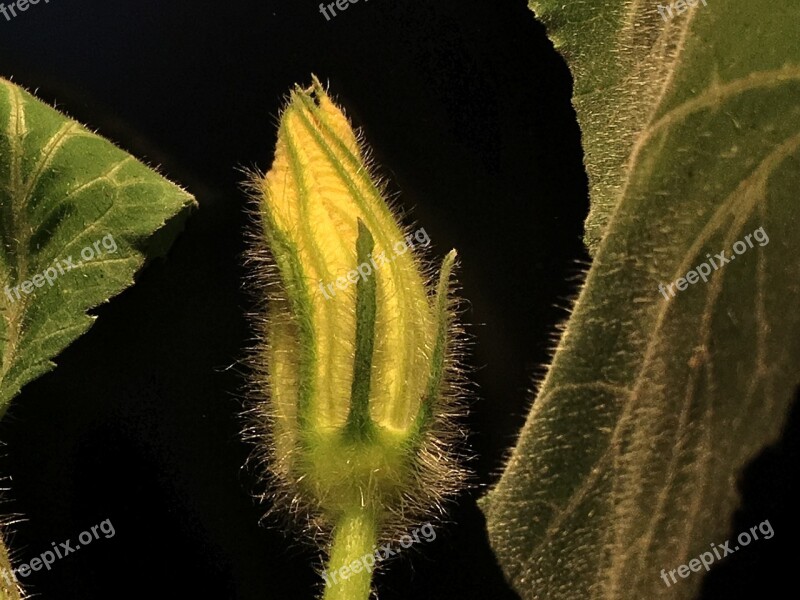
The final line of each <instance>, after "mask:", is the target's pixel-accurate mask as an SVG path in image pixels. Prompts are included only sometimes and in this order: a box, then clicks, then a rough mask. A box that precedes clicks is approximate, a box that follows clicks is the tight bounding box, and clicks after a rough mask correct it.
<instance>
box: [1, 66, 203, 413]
mask: <svg viewBox="0 0 800 600" xmlns="http://www.w3.org/2000/svg"><path fill="white" fill-rule="evenodd" d="M194 204H195V202H194V199H193V198H192V197H191V196H190V195H189V194H187V193H186V192H185V191H183V190H182V189H180V188H179V187H178V186H176V185H174V184H172V183H170V182H169V181H167V180H166V179H164V178H163V177H162V176H161V175H159V174H158V173H156V172H155V171H153V170H152V169H150V168H148V167H147V166H145V165H144V164H142V163H141V162H139V161H137V160H136V159H135V158H134V157H132V156H131V155H129V154H127V153H126V152H123V151H122V150H120V149H119V148H117V147H115V146H114V145H113V144H112V143H111V142H109V141H108V140H105V139H103V138H101V137H100V136H98V135H96V134H94V133H92V132H90V131H88V130H87V129H86V128H84V127H83V126H81V125H80V124H78V123H77V122H75V121H73V120H71V119H69V118H67V117H65V116H64V115H62V114H61V113H59V112H58V111H56V110H54V109H53V108H51V107H49V106H47V105H46V104H44V103H42V102H40V101H39V100H37V99H36V98H34V97H33V96H31V95H30V94H29V93H27V92H26V91H25V90H23V89H22V88H20V87H19V86H17V85H15V84H13V83H11V82H9V81H7V80H5V79H0V311H1V312H0V414H2V413H3V412H5V410H6V409H7V407H8V403H9V402H10V400H11V398H13V397H14V396H15V395H16V394H17V393H18V392H19V390H20V388H22V386H23V385H25V384H26V383H28V382H29V381H31V380H32V379H35V378H36V377H38V376H40V375H42V374H43V373H45V372H47V371H49V370H50V369H52V368H53V367H54V366H55V365H54V363H53V362H52V359H53V357H55V356H56V355H57V354H58V353H59V352H61V351H62V350H63V349H64V348H65V347H66V346H67V345H68V344H70V343H71V342H72V341H73V340H75V339H76V338H77V337H78V336H80V335H81V334H82V333H84V332H85V331H86V330H87V329H88V328H89V327H90V326H91V325H92V323H93V321H94V319H95V317H93V316H90V315H87V314H86V311H87V310H89V309H91V308H93V307H95V306H97V305H98V304H101V303H103V302H105V301H107V300H108V299H109V298H110V297H111V296H114V295H115V294H117V293H119V292H120V291H122V290H123V289H125V288H126V287H128V286H129V285H131V284H132V283H133V275H134V273H135V272H136V271H137V270H138V269H139V268H140V267H141V266H142V264H143V262H144V261H145V259H146V258H148V257H151V256H154V255H156V254H158V253H160V252H162V251H163V250H164V249H165V246H166V245H167V244H168V243H169V242H170V241H171V239H170V238H171V236H172V235H174V233H175V225H176V223H179V222H180V220H181V219H180V217H182V216H183V215H185V213H186V211H187V210H188V209H189V208H190V207H192V206H193V205H194ZM167 222H169V224H170V227H166V228H165V227H164V225H165V224H166V223H167ZM157 230H158V231H159V233H158V235H155V236H153V234H154V232H156V231H157ZM109 236H110V237H109ZM114 247H116V249H113V248H114ZM87 248H88V249H89V250H86V249H87ZM90 255H91V258H90ZM70 259H71V260H70ZM65 263H66V264H65ZM46 277H47V278H46ZM26 282H27V283H26ZM15 288H16V289H15ZM121 343H122V342H121Z"/></svg>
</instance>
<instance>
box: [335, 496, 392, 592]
mask: <svg viewBox="0 0 800 600" xmlns="http://www.w3.org/2000/svg"><path fill="white" fill-rule="evenodd" d="M377 541H378V538H377V524H376V522H375V516H374V515H373V514H371V513H370V512H368V511H364V510H359V511H357V512H353V513H349V514H345V515H343V516H342V517H341V518H340V520H339V523H338V524H337V525H336V528H335V529H334V532H333V543H332V544H331V551H330V559H329V560H328V566H327V569H326V571H325V572H324V573H323V577H324V579H325V592H324V594H323V596H322V600H368V598H369V594H370V590H371V588H372V565H374V564H375V560H374V558H375V557H374V554H375V545H376V544H377Z"/></svg>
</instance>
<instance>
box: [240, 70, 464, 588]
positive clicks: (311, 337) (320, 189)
mask: <svg viewBox="0 0 800 600" xmlns="http://www.w3.org/2000/svg"><path fill="white" fill-rule="evenodd" d="M365 154H366V153H365V150H364V149H363V147H362V145H361V144H360V143H359V141H358V138H357V136H356V135H355V134H354V132H353V129H352V127H351V125H350V123H349V122H348V120H347V118H346V117H345V116H344V114H343V113H342V111H341V109H339V108H338V107H337V106H336V105H335V104H334V103H333V102H332V101H331V100H330V99H329V98H328V96H327V94H326V93H325V91H324V89H323V88H322V86H321V85H320V83H319V81H317V80H316V79H314V83H313V85H312V87H311V88H310V89H308V90H303V89H300V88H296V89H294V90H293V91H292V92H291V95H290V98H289V102H288V105H287V106H286V108H285V109H284V111H283V113H282V116H281V120H280V128H279V131H278V141H277V147H276V151H275V158H274V162H273V164H272V168H271V169H270V171H269V172H268V173H267V175H266V176H265V177H256V178H255V179H254V181H253V184H252V186H253V188H254V190H255V191H256V200H257V202H258V207H257V215H258V218H259V221H260V225H261V229H260V230H259V232H258V234H257V235H256V238H257V239H256V241H255V246H256V248H255V249H254V255H255V256H259V255H260V249H261V248H262V247H265V250H268V252H269V256H270V257H271V265H272V268H270V269H267V275H266V280H267V282H268V283H269V284H270V287H269V288H268V289H269V290H271V293H270V294H269V298H268V302H267V309H266V318H265V319H264V320H263V328H262V332H261V333H262V334H263V339H264V343H263V347H262V348H260V349H259V350H257V352H256V354H255V360H254V362H255V364H256V367H257V369H256V370H257V373H258V375H257V382H256V383H257V384H258V388H259V389H260V390H262V391H263V392H264V393H265V397H266V399H265V400H264V401H263V402H262V403H260V404H259V408H258V409H257V411H256V412H257V419H256V423H255V426H254V427H255V429H256V433H257V435H258V437H259V438H260V439H262V440H264V441H265V442H266V445H267V451H266V460H267V463H268V468H269V471H270V473H271V475H272V481H273V483H274V484H275V491H276V494H275V496H276V498H277V499H278V500H283V501H284V502H282V503H279V504H284V505H287V504H288V506H289V507H290V508H291V509H292V510H294V511H295V512H298V511H299V512H302V513H303V514H304V515H305V516H307V517H309V518H310V521H311V523H312V524H314V525H316V526H318V528H319V529H321V530H322V531H324V532H329V533H330V532H332V531H333V533H334V537H336V536H338V535H339V534H341V532H342V531H344V530H343V529H342V528H343V527H347V528H353V527H356V528H357V529H359V531H360V532H361V534H364V532H367V534H366V535H361V536H360V537H359V535H356V534H353V535H354V536H355V537H356V538H359V539H361V538H365V539H373V538H374V539H373V541H377V538H380V537H386V536H387V535H391V532H397V531H398V530H403V528H404V527H406V526H407V525H408V523H409V521H410V519H415V518H420V517H422V516H423V515H424V514H426V513H428V512H430V511H432V510H435V509H438V508H439V506H440V504H441V500H442V499H444V498H445V497H447V496H449V495H452V493H453V492H454V491H456V490H457V489H458V487H460V484H461V482H462V481H463V477H464V472H463V470H462V469H461V468H460V467H459V465H458V461H457V460H456V455H455V452H454V451H453V450H452V448H453V444H454V443H455V442H456V441H457V437H458V429H457V427H456V426H455V425H454V421H453V417H454V415H457V413H458V402H457V397H458V390H459V385H458V383H457V380H458V376H457V370H456V369H455V358H456V354H457V352H456V350H457V348H456V345H455V342H456V341H457V339H458V336H457V335H455V333H454V331H456V330H457V328H456V326H455V325H454V323H453V320H454V317H453V314H454V311H453V302H454V300H453V299H452V298H451V293H450V278H451V274H452V270H453V267H454V262H455V251H451V252H450V253H449V254H448V255H447V256H446V257H445V258H444V261H443V262H442V265H441V269H440V274H439V277H438V283H435V284H434V283H431V282H430V281H429V277H428V273H427V271H428V270H427V269H426V268H424V267H423V264H422V262H421V260H422V259H421V250H422V249H423V242H425V243H424V246H427V245H428V243H429V242H430V238H429V237H428V235H427V233H426V232H425V231H424V229H420V230H417V231H416V232H410V231H406V230H405V229H403V228H402V227H401V226H400V225H399V224H398V222H397V220H396V218H395V217H394V215H393V214H392V212H391V210H390V208H389V206H388V205H387V203H386V201H385V200H384V193H383V190H382V188H381V187H380V186H379V185H378V184H377V183H376V179H375V177H373V176H372V173H371V169H370V168H369V166H368V163H367V160H366V157H365ZM422 234H424V235H422ZM354 523H355V524H356V525H354ZM369 532H374V534H373V533H369ZM348 535H349V534H348ZM363 545H364V543H358V544H355V545H354V548H355V547H357V546H363ZM353 551H354V552H355V549H354V550H353ZM366 551H367V552H370V551H371V550H370V548H367V549H366ZM333 554H334V555H338V553H337V552H333ZM344 554H345V555H347V556H349V554H348V553H347V552H345V553H344ZM347 556H344V558H342V560H344V559H345V558H346V557H347ZM356 558H358V557H356ZM368 582H369V579H367V583H368ZM362 583H363V582H362ZM367 587H368V586H367ZM343 597H344V596H343Z"/></svg>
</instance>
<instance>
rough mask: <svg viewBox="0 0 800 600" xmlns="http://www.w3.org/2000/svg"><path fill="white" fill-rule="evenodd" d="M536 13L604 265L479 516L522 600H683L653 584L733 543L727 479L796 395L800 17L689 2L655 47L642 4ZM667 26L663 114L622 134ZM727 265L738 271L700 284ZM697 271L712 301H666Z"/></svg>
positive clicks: (660, 95) (780, 7)
mask: <svg viewBox="0 0 800 600" xmlns="http://www.w3.org/2000/svg"><path fill="white" fill-rule="evenodd" d="M533 4H535V6H536V7H537V9H538V10H537V12H538V14H540V15H541V16H542V17H543V18H545V19H546V20H547V21H548V22H549V23H550V26H551V31H554V32H556V35H558V36H560V46H561V47H562V48H564V49H567V50H568V59H570V60H571V61H572V64H573V66H574V67H575V68H576V72H575V76H576V84H575V85H576V90H577V91H578V93H579V94H584V95H585V94H588V93H589V92H591V91H593V92H594V93H596V94H597V97H595V98H588V97H585V98H583V99H576V106H577V107H578V111H579V114H580V118H581V124H582V126H583V127H584V143H585V145H586V148H587V168H588V169H589V171H590V173H592V172H593V171H594V172H593V179H594V181H593V189H592V194H593V208H592V211H593V214H592V215H591V217H590V224H589V225H587V229H589V230H590V233H589V237H590V238H593V243H594V244H595V258H594V264H593V266H592V268H591V270H590V272H589V274H588V277H587V281H586V284H585V286H584V288H583V290H582V291H581V294H580V296H579V298H578V301H577V304H576V306H575V309H574V312H573V314H572V316H571V318H570V320H569V323H568V325H567V328H566V330H565V332H564V334H563V336H562V338H561V341H560V343H559V345H558V347H557V350H556V353H555V356H554V359H553V363H552V365H551V367H550V369H549V371H548V374H547V377H546V378H545V381H544V382H543V384H542V387H541V389H540V390H539V393H538V395H537V398H536V400H535V402H534V405H533V408H532V410H531V413H530V414H529V416H528V419H527V422H526V424H525V427H524V429H523V431H522V433H521V436H520V439H519V442H518V445H517V447H516V448H515V450H514V452H513V454H512V456H511V458H510V460H509V463H508V465H507V467H506V469H505V472H504V473H503V476H502V478H501V480H500V482H499V484H498V485H497V487H496V488H495V489H494V490H493V491H492V492H490V494H489V495H488V496H487V498H485V499H484V500H483V502H482V506H483V509H484V512H485V514H486V517H487V522H488V528H489V534H490V538H491V541H492V545H493V547H494V549H495V551H496V553H497V555H498V557H499V559H500V562H501V565H502V567H503V569H504V571H505V573H506V575H507V577H508V578H509V580H510V581H511V582H512V583H513V585H514V587H515V588H516V589H517V591H518V592H519V593H520V595H521V596H522V597H523V598H546V599H548V600H558V599H570V600H572V599H575V598H590V599H598V600H599V599H602V600H617V599H623V598H624V599H629V598H648V599H651V598H692V597H694V595H695V594H696V592H697V590H698V589H699V586H700V584H701V583H702V575H700V574H697V573H692V574H691V575H690V577H688V578H687V579H683V578H679V579H678V581H677V583H676V584H672V585H670V587H667V585H666V584H665V582H664V581H663V580H662V578H661V570H662V569H667V570H669V569H674V568H676V567H677V566H679V565H681V564H686V563H688V561H689V560H690V559H692V558H694V557H697V556H699V555H700V554H701V553H702V552H705V551H706V550H708V549H709V547H710V544H711V543H720V542H722V541H725V540H726V539H728V538H729V537H730V536H731V535H732V534H734V533H738V532H731V531H730V525H729V521H730V518H731V515H732V513H733V511H734V510H735V508H736V507H737V505H738V503H739V497H738V494H737V491H736V479H737V477H738V475H739V474H740V472H741V469H742V467H743V466H744V465H745V464H746V463H747V462H748V461H750V460H751V459H752V458H753V457H754V456H755V455H756V454H757V453H758V452H759V451H760V450H761V449H762V448H763V447H764V446H765V445H767V444H769V443H772V442H774V441H775V440H776V439H777V437H778V436H779V434H780V432H781V429H782V427H783V425H784V423H785V421H786V415H787V412H788V407H789V405H790V402H791V399H792V396H793V393H794V390H795V387H796V386H797V385H798V383H800V314H799V313H798V310H797V309H798V306H799V305H800V236H798V234H797V231H798V228H800V218H798V196H797V190H798V189H800V39H799V38H798V36H797V35H796V28H797V23H799V22H800V4H798V3H797V2H794V1H790V0H781V1H777V2H775V1H772V2H766V1H764V0H752V1H750V2H733V1H731V0H714V2H713V3H712V2H710V1H709V2H708V4H707V5H706V6H704V5H703V4H702V3H698V5H697V6H696V7H694V8H691V9H690V10H689V11H688V12H686V13H684V14H681V15H676V16H675V17H674V22H672V23H669V24H667V23H662V24H661V25H658V28H660V32H659V31H652V32H651V33H649V34H648V33H646V31H649V30H650V29H652V28H653V27H655V26H656V25H657V24H653V23H651V24H650V25H649V26H647V25H643V27H644V29H643V30H642V31H634V30H635V29H636V27H634V28H633V30H631V25H630V24H634V25H635V24H637V23H642V24H643V23H645V22H646V21H647V12H648V11H656V6H657V4H655V3H653V4H650V3H638V2H624V3H623V2H621V1H615V2H611V1H605V2H592V3H569V4H564V3H562V2H544V1H542V2H536V3H533ZM628 11H632V12H628ZM656 17H657V18H659V19H660V17H658V14H657V13H656ZM681 19H683V21H681ZM648 27H649V28H650V29H648ZM671 29H674V30H675V31H681V34H680V40H681V41H680V44H679V50H678V52H677V54H675V56H674V57H672V59H671V60H670V61H669V68H666V67H658V68H656V67H653V68H652V69H650V70H648V69H647V68H645V72H646V73H649V74H650V76H649V77H639V78H638V79H637V78H636V77H634V78H633V79H634V80H635V81H638V85H639V86H640V90H639V93H640V94H641V96H642V98H650V97H652V95H653V90H654V89H655V90H657V93H656V95H655V98H656V103H655V104H654V105H652V106H650V105H648V103H647V102H645V103H644V104H641V106H640V108H639V109H640V110H642V111H643V113H642V118H641V119H634V118H633V116H632V115H630V114H629V113H630V111H631V107H630V106H627V105H623V106H618V107H617V109H618V110H619V111H620V113H621V114H620V115H616V116H615V115H613V114H612V113H613V112H614V107H613V102H618V101H622V102H627V101H630V96H629V95H628V96H626V95H625V94H623V92H622V91H621V90H620V89H616V88H615V86H617V85H622V83H620V82H624V81H625V80H626V78H630V77H632V75H631V73H632V72H635V71H636V69H637V65H648V64H651V65H655V64H658V61H657V60H654V59H653V56H652V53H653V52H656V49H657V48H658V47H659V43H657V40H666V39H667V38H670V36H671V34H669V33H668V31H669V30H671ZM626 30H630V35H629V37H628V38H627V39H628V40H629V41H627V42H625V41H624V40H623V39H622V38H621V37H620V36H621V33H620V32H622V31H626ZM636 40H639V41H636ZM648 40H656V41H652V42H651V41H648ZM665 43H666V42H665V41H662V42H661V47H663V45H664V44H665ZM594 53H597V54H598V55H599V56H595V55H594ZM639 68H640V69H641V68H644V67H639ZM631 69H633V71H631ZM604 70H605V73H606V75H605V79H604V75H603V73H602V71H604ZM659 73H660V75H659ZM582 78H584V80H583V81H582ZM587 78H588V79H587ZM631 81H633V80H631ZM625 85H629V84H628V83H626V84H625ZM601 96H603V97H602V98H601ZM637 102H638V101H636V102H634V104H637ZM581 103H583V104H581ZM625 115H628V116H625ZM589 121H592V122H591V124H589ZM603 127H607V128H608V129H609V131H612V130H615V131H617V132H620V139H619V140H617V141H616V142H614V140H612V139H610V138H603V136H600V135H599V134H598V131H600V130H602V129H603ZM632 127H635V131H633V134H631V131H629V128H632ZM604 139H605V140H606V141H605V142H603V140H604ZM603 143H606V144H607V145H608V146H609V150H610V152H611V154H613V155H614V156H612V157H609V158H608V159H607V164H606V163H604V162H603V160H602V159H601V157H600V153H601V152H602V144H603ZM593 155H594V156H593ZM592 228H594V233H591V229H592ZM759 228H763V229H761V231H762V232H763V236H761V238H762V239H768V240H769V241H768V242H766V243H764V244H761V243H760V242H758V243H753V240H754V238H753V232H754V231H756V230H758V229H759ZM747 236H750V243H746V240H747ZM737 242H742V243H743V244H745V246H744V247H743V246H741V245H739V246H737V247H738V248H739V249H740V250H743V251H742V253H741V254H736V252H735V251H734V250H733V247H734V245H735V244H737ZM722 251H725V257H726V258H727V259H729V260H730V262H729V263H727V264H722V261H721V260H719V259H718V260H717V261H715V262H719V263H720V264H719V265H717V268H716V269H712V267H711V264H710V263H709V262H708V261H709V259H713V258H714V257H715V256H716V255H717V254H719V253H720V252H722ZM732 256H734V257H735V258H734V259H733V260H731V257H732ZM701 263H705V264H706V265H707V266H708V269H709V270H710V271H711V273H710V275H709V276H708V281H707V282H703V281H702V280H700V279H698V280H697V282H696V283H693V284H688V287H687V289H685V290H684V291H678V290H677V288H673V291H675V292H676V294H675V296H674V297H670V294H669V293H667V294H666V296H667V298H669V299H668V300H667V299H665V297H664V296H663V295H662V294H661V293H660V292H659V289H658V286H659V285H660V284H664V285H667V284H670V283H673V282H675V281H676V280H678V278H680V277H684V276H685V275H686V274H687V272H688V271H690V270H694V268H695V267H696V266H698V265H700V264H701ZM685 283H686V282H684V284H685ZM764 518H765V519H768V518H769V515H764ZM762 543H763V542H762ZM741 551H742V552H745V551H754V550H752V549H742V550H741ZM712 568H713V567H712Z"/></svg>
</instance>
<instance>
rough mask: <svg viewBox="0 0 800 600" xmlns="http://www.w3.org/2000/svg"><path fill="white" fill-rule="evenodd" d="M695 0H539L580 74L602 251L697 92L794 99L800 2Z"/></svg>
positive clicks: (593, 229) (535, 5) (592, 216)
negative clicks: (643, 173) (687, 4)
mask: <svg viewBox="0 0 800 600" xmlns="http://www.w3.org/2000/svg"><path fill="white" fill-rule="evenodd" d="M692 1H694V2H697V6H695V7H693V8H689V9H688V10H687V11H686V12H683V13H681V14H677V12H673V17H672V18H667V19H666V20H665V19H664V18H663V16H661V14H660V13H659V10H658V7H662V8H665V7H666V6H670V3H669V2H667V1H666V0H664V2H663V3H662V2H622V1H621V0H593V1H592V2H562V1H561V0H531V1H530V3H529V5H530V8H531V9H532V10H533V11H534V12H535V13H536V16H537V17H538V18H539V19H540V20H541V21H542V22H543V23H544V24H545V25H546V27H547V31H548V35H549V36H550V38H551V40H552V41H553V44H554V45H555V47H556V48H557V49H558V50H559V51H560V52H561V53H562V54H563V55H564V57H565V58H566V60H567V63H568V64H569V66H570V70H571V71H572V74H573V77H574V92H573V104H574V106H575V110H576V112H577V116H578V121H579V123H580V126H581V131H582V135H583V145H584V153H585V159H584V160H585V164H586V170H587V172H588V175H589V183H590V188H591V200H592V203H591V210H590V213H589V217H588V218H587V220H586V244H587V246H588V247H589V250H590V251H591V252H592V254H594V253H595V251H596V250H597V247H598V245H599V243H600V240H601V239H602V237H603V235H604V232H605V229H606V226H607V224H608V222H609V220H610V219H611V217H612V215H613V214H614V211H615V209H616V207H617V205H618V204H619V203H620V201H621V200H622V198H623V197H625V196H626V195H627V193H628V189H627V188H628V186H629V185H630V183H631V181H632V180H633V179H634V178H635V174H636V172H637V171H639V170H640V169H641V168H642V161H643V159H644V156H643V150H644V146H645V145H646V142H648V141H652V140H651V138H652V136H653V135H655V134H658V133H663V128H664V127H665V126H667V125H668V123H666V122H664V121H663V118H664V117H665V116H666V115H667V114H668V113H670V112H671V111H673V110H674V109H675V108H677V107H678V106H679V105H682V104H684V103H686V102H687V101H688V100H690V99H694V100H695V101H697V102H702V103H704V105H705V106H706V107H708V105H709V104H715V103H717V101H718V99H719V100H721V99H722V97H724V98H725V99H727V100H728V101H729V102H730V101H733V100H734V98H733V97H734V96H740V95H742V94H744V93H746V92H748V91H756V92H757V93H759V94H762V97H770V98H771V97H772V96H773V95H775V96H777V99H776V100H777V101H776V102H775V103H774V104H775V105H776V106H777V107H781V106H783V105H792V104H793V103H792V102H791V96H792V88H791V86H783V85H782V83H783V82H785V81H786V80H787V79H788V80H796V78H797V76H798V73H797V61H796V59H797V56H798V43H799V42H798V36H797V21H796V19H797V3H796V2H791V1H789V0H783V1H781V2H768V1H767V0H752V1H749V2H736V1H735V0H713V1H711V0H708V1H709V2H710V3H708V2H706V0H692ZM704 2H705V5H704ZM672 6H673V10H675V7H674V4H673V5H672ZM662 13H663V14H667V13H666V10H662ZM784 68H785V69H786V70H784ZM726 84H727V85H726ZM776 88H777V89H776ZM718 97H719V98H718ZM696 108H701V107H696ZM686 109H688V110H693V106H692V105H687V106H686ZM673 115H675V116H679V115H680V113H673ZM771 122H774V114H768V115H765V116H764V117H763V118H761V119H758V123H759V125H763V126H767V125H769V124H770V123H771ZM730 125H734V127H735V124H734V123H730ZM785 125H789V126H790V124H788V123H787V124H785ZM696 133H700V132H696ZM710 133H716V132H710ZM728 141H730V139H729V140H728ZM683 158H684V157H683V156H676V157H675V159H676V161H677V162H681V161H682V160H683ZM740 159H741V157H740Z"/></svg>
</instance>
